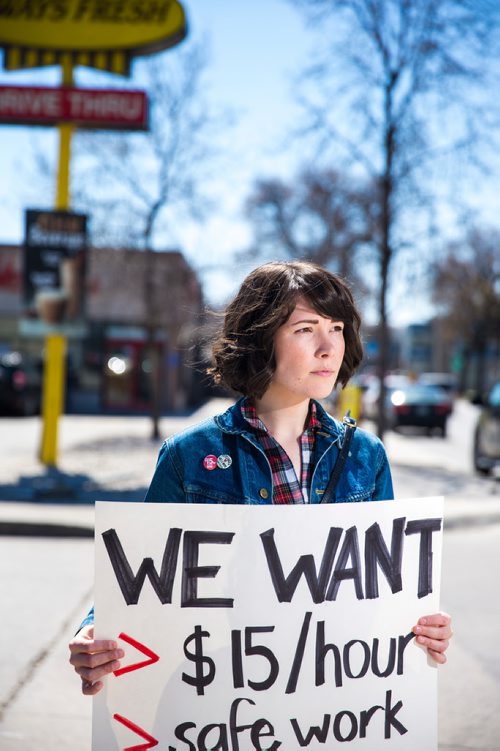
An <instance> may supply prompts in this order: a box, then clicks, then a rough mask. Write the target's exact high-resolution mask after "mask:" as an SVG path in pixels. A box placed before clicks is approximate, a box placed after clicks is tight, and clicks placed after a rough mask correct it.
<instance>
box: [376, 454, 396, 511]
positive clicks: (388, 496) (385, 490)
mask: <svg viewBox="0 0 500 751" xmlns="http://www.w3.org/2000/svg"><path fill="white" fill-rule="evenodd" d="M393 499H394V488H393V486H392V476H391V468H390V466H389V460H388V458H387V454H386V451H385V448H384V446H383V445H382V444H381V445H380V455H379V460H378V463H377V474H376V477H375V490H374V492H373V500H374V501H392V500H393Z"/></svg>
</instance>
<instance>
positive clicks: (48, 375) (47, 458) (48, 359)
mask: <svg viewBox="0 0 500 751" xmlns="http://www.w3.org/2000/svg"><path fill="white" fill-rule="evenodd" d="M62 85H63V86H72V85H73V65H72V62H71V58H70V57H69V55H68V56H66V57H65V58H63V60H62ZM73 128H74V126H73V125H72V124H71V123H61V124H60V125H58V129H59V164H58V169H57V191H56V209H58V210H59V211H67V210H68V209H69V206H70V190H69V165H70V161H71V137H72V135H73ZM65 381H66V337H65V336H64V335H63V334H62V333H50V334H48V335H47V336H46V337H45V351H44V374H43V392H42V438H41V442H40V461H41V462H42V463H43V464H46V465H47V466H52V467H55V466H56V465H57V456H58V435H59V418H60V416H61V414H62V412H63V407H64V387H65Z"/></svg>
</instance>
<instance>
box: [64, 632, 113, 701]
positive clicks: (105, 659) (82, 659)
mask: <svg viewBox="0 0 500 751" xmlns="http://www.w3.org/2000/svg"><path fill="white" fill-rule="evenodd" d="M69 651H70V658H69V661H70V663H71V665H73V667H74V668H75V670H76V672H77V673H78V675H79V676H80V678H81V679H82V693H83V694H85V695H87V696H93V695H94V694H97V693H98V692H99V691H100V690H101V688H102V687H103V685H104V684H103V682H102V680H101V679H102V678H104V676H106V675H108V674H109V673H112V672H113V670H118V668H119V667H120V663H119V662H118V660H120V659H121V658H122V657H123V656H124V654H125V653H124V651H123V649H120V648H119V647H118V644H117V643H116V642H115V641H109V640H107V639H106V640H105V639H97V640H95V639H94V627H93V626H84V627H83V628H82V629H81V630H80V631H79V632H78V633H77V635H76V636H75V637H74V639H72V640H71V641H70V643H69Z"/></svg>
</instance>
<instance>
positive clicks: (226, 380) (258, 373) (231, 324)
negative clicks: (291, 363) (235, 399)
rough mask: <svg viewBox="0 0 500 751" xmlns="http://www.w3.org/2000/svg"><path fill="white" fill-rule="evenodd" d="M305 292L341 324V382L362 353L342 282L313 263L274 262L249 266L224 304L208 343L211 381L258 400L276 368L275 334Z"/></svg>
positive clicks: (352, 307) (354, 314) (356, 318)
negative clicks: (219, 323)
mask: <svg viewBox="0 0 500 751" xmlns="http://www.w3.org/2000/svg"><path fill="white" fill-rule="evenodd" d="M299 296H304V297H305V298H306V299H307V301H308V302H309V303H310V304H311V305H312V307H313V308H314V309H315V310H316V311H317V312H318V313H319V314H320V315H322V316H325V317H327V318H331V319H333V320H335V321H343V322H344V339H345V355H344V360H343V362H342V366H341V368H340V371H339V375H338V378H337V383H341V384H342V385H343V386H345V385H346V383H347V382H348V380H349V379H350V378H351V376H352V374H353V373H354V371H355V370H356V368H357V367H358V365H359V363H360V362H361V359H362V357H363V346H362V344H361V338H360V335H359V329H360V325H361V318H360V315H359V313H358V311H357V309H356V305H355V303H354V300H353V297H352V294H351V291H350V289H349V287H348V286H347V284H346V282H345V281H344V280H343V279H341V278H340V277H338V276H336V275H335V274H332V273H331V272H330V271H327V270H326V269H324V268H322V267H321V266H317V265H316V264H314V263H308V262H303V261H284V262H279V261H274V262H271V263H266V264H264V265H263V266H259V267H258V268H256V269H254V271H252V272H251V273H250V274H249V275H248V276H247V277H246V279H245V280H244V281H243V283H242V285H241V287H240V289H239V291H238V293H237V295H236V297H235V298H234V300H233V301H232V302H231V303H230V304H229V305H228V307H227V309H226V313H225V317H224V323H223V326H222V331H221V332H220V334H219V335H218V337H217V338H216V339H215V341H214V343H213V346H212V354H213V358H214V366H213V367H212V368H211V369H210V370H209V373H210V374H211V375H212V376H213V378H214V380H215V382H216V383H219V384H222V385H225V386H227V387H229V388H230V389H232V390H233V391H237V392H239V393H241V394H244V395H245V396H252V397H256V398H258V399H259V398H260V397H261V396H262V395H263V394H264V393H265V391H266V389H267V387H268V386H269V383H270V381H271V378H272V376H273V374H274V370H275V368H276V362H275V358H274V335H275V333H276V331H277V330H278V329H279V327H280V326H282V325H283V324H284V323H285V321H287V320H288V318H289V317H290V315H291V314H292V312H293V310H294V308H295V305H296V302H297V298H298V297H299Z"/></svg>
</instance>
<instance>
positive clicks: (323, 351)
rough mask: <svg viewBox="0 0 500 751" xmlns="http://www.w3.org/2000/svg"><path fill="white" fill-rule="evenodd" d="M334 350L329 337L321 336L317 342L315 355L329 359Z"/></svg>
mask: <svg viewBox="0 0 500 751" xmlns="http://www.w3.org/2000/svg"><path fill="white" fill-rule="evenodd" d="M334 348H335V345H334V343H333V341H332V338H331V336H327V335H326V334H325V335H324V336H321V337H320V339H319V341H318V345H317V349H316V353H317V354H318V355H319V356H320V357H329V356H330V355H331V354H332V352H333V351H334Z"/></svg>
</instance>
